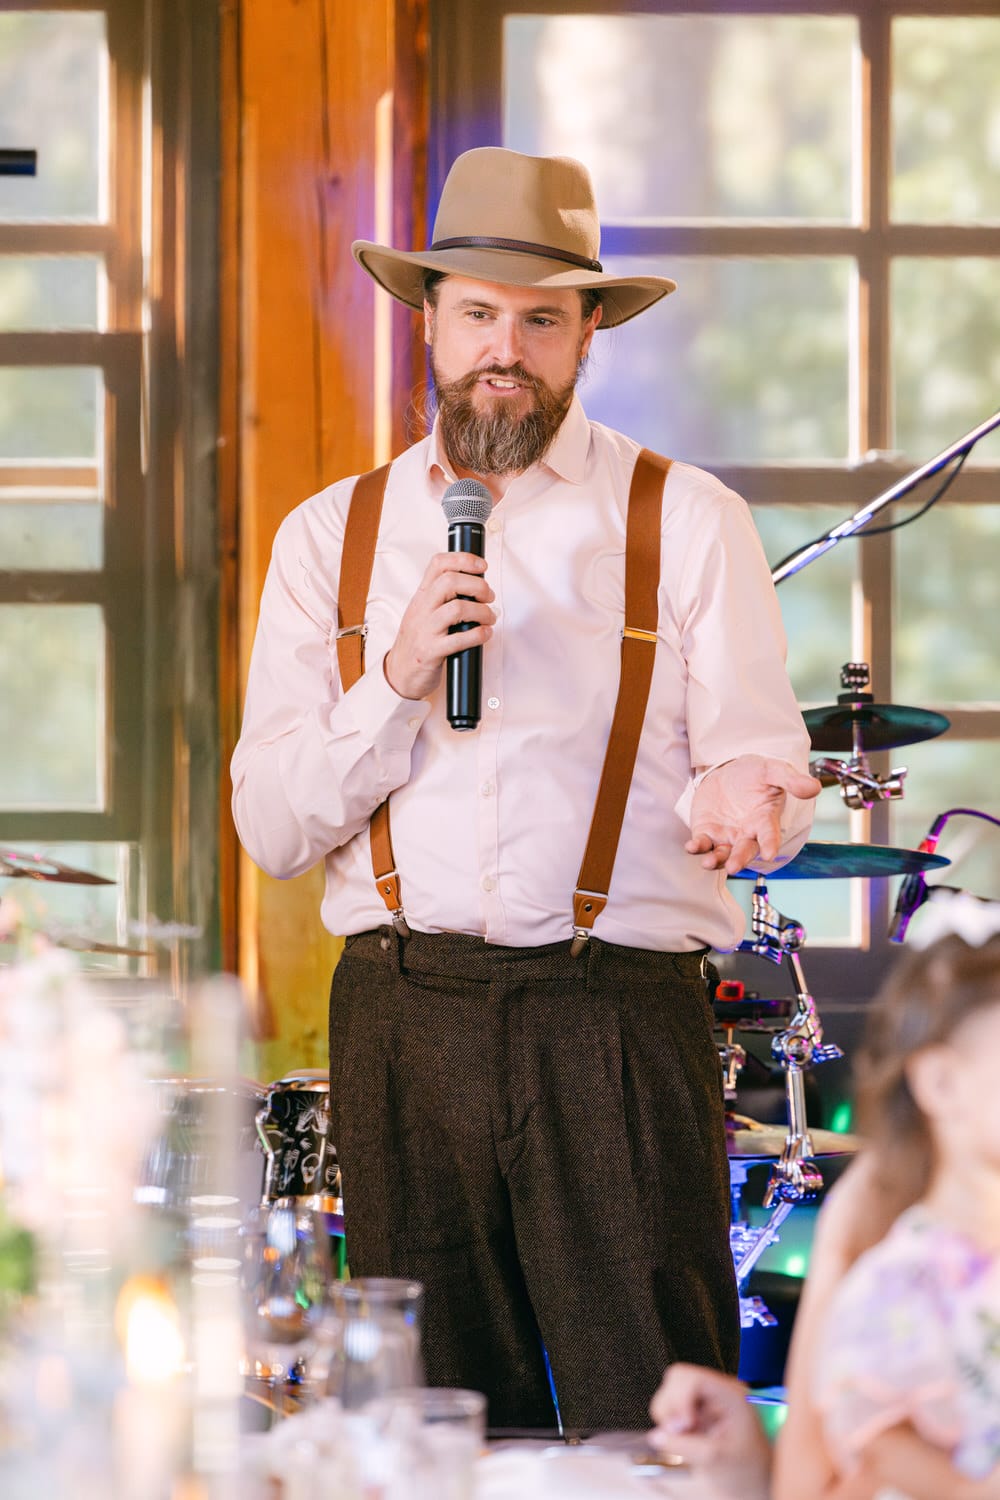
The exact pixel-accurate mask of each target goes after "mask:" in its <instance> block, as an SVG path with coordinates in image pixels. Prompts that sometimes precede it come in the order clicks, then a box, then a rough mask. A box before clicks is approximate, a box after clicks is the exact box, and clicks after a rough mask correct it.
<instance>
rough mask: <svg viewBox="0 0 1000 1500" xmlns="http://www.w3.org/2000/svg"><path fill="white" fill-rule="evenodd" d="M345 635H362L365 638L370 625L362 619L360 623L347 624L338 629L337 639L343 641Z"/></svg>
mask: <svg viewBox="0 0 1000 1500" xmlns="http://www.w3.org/2000/svg"><path fill="white" fill-rule="evenodd" d="M345 635H360V636H361V638H362V640H364V639H365V638H366V637H367V635H368V626H367V625H366V624H365V622H364V620H362V622H361V624H360V625H345V626H344V628H343V630H338V631H337V637H336V638H337V640H338V641H342V640H343V639H344V636H345Z"/></svg>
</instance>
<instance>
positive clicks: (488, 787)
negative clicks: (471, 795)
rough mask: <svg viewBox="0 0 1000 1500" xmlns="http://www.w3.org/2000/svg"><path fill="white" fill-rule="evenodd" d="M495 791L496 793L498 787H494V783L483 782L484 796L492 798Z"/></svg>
mask: <svg viewBox="0 0 1000 1500" xmlns="http://www.w3.org/2000/svg"><path fill="white" fill-rule="evenodd" d="M495 791H496V787H495V786H494V785H493V783H492V781H484V782H483V796H484V797H492V796H493V793H494V792H495Z"/></svg>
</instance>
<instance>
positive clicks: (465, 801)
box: [232, 397, 812, 952]
mask: <svg viewBox="0 0 1000 1500" xmlns="http://www.w3.org/2000/svg"><path fill="white" fill-rule="evenodd" d="M638 450H639V445H638V444H637V443H635V442H633V441H632V440H631V439H630V438H627V437H625V436H623V435H622V434H621V433H617V432H613V431H611V430H610V429H608V428H606V427H602V426H601V425H600V424H598V423H596V422H590V421H588V419H587V417H586V415H585V413H584V410H583V407H582V406H581V405H580V402H579V399H578V398H576V397H574V399H573V402H572V405H571V406H570V409H569V412H568V413H567V416H566V419H565V421H564V422H563V425H562V427H561V428H560V430H559V432H558V434H557V436H556V438H555V440H554V442H553V444H552V446H551V447H550V449H549V451H548V453H547V454H546V457H545V458H544V460H542V462H540V463H538V464H535V465H533V466H532V467H531V468H530V469H528V470H527V471H526V472H525V473H523V474H520V475H518V476H517V477H516V478H515V479H514V480H513V481H512V482H511V484H510V486H509V488H508V489H507V491H506V493H505V494H504V496H503V498H502V500H500V501H499V502H498V503H497V505H496V507H495V509H494V512H493V515H492V516H491V518H490V520H489V521H488V522H487V526H486V558H487V562H488V570H487V577H488V579H489V582H490V584H491V586H492V588H493V590H494V592H495V594H496V602H495V605H494V609H495V610H496V614H497V624H496V628H495V630H494V634H493V638H492V639H491V640H490V642H489V643H488V645H487V646H486V647H485V648H484V651H483V706H482V708H483V711H482V722H481V723H480V726H479V728H478V729H477V730H476V731H474V732H471V733H468V732H466V733H457V732H456V731H454V730H453V729H452V728H451V727H450V725H449V724H448V722H447V719H446V717H445V707H444V681H443V675H442V681H441V684H440V685H439V687H438V689H437V690H436V691H435V692H434V694H433V695H432V696H431V697H430V698H429V699H426V700H420V701H414V700H411V699H405V698H400V697H399V696H398V695H397V694H396V693H395V692H394V691H393V689H392V688H391V687H390V686H389V684H388V682H387V681H386V679H385V676H384V673H383V670H382V663H383V660H384V657H385V655H386V653H387V652H388V650H389V648H390V647H391V645H392V643H393V641H394V639H395V635H396V630H397V627H398V623H399V619H400V617H401V615H402V612H403V610H404V608H405V607H406V605H407V603H408V602H409V600H410V598H411V597H412V595H413V593H414V592H415V590H416V588H417V586H418V584H419V583H420V580H421V578H422V576H423V572H424V569H425V567H426V564H427V561H428V559H429V558H430V556H431V555H432V554H433V553H435V552H443V551H445V550H446V546H447V540H446V537H447V523H446V521H445V519H444V515H443V513H442V510H441V499H442V496H443V494H444V491H445V489H446V488H447V486H448V485H449V483H451V482H452V480H453V478H454V476H453V474H452V473H451V471H450V468H449V464H448V460H447V457H446V455H445V453H444V450H443V447H442V445H441V443H440V439H439V436H438V432H437V429H436V428H435V430H434V432H432V433H431V435H430V436H429V437H428V438H425V439H424V440H423V441H422V442H419V443H417V444H415V446H414V447H412V448H410V449H409V450H408V451H407V452H406V453H404V454H403V455H402V456H401V457H400V458H399V459H397V460H396V462H395V463H394V464H393V467H392V472H391V474H390V477H389V481H388V485H387V487H386V493H385V502H384V508H383V513H382V525H381V531H380V535H379V541H378V547H377V551H376V555H375V565H374V570H373V575H372V586H371V593H370V597H369V603H368V611H367V624H368V638H367V643H366V654H365V667H366V671H365V675H364V676H363V678H362V679H361V680H360V681H359V682H358V683H356V684H355V686H354V687H353V688H351V690H350V691H349V692H348V693H343V692H342V690H341V687H340V681H339V676H338V671H337V655H336V631H337V583H338V573H339V567H340V552H341V545H342V542H343V536H344V522H345V517H346V514H347V507H348V502H349V499H350V496H351V492H352V487H353V483H354V481H353V479H347V480H343V481H341V482H339V483H337V484H334V485H331V486H330V487H329V488H328V489H325V490H323V491H322V492H321V493H320V494H318V495H315V496H313V498H312V499H310V500H307V501H306V502H305V503H304V504H303V505H300V506H298V508H297V509H296V510H294V511H292V512H291V514H290V515H289V516H287V517H286V518H285V520H284V522H283V523H282V525H281V527H280V528H279V530H278V534H277V537H276V538H275V543H274V552H273V557H272V560H271V566H270V568H269V570H268V574H267V578H266V581H265V584H264V590H263V595H262V598H261V606H260V620H259V624H258V628H257V636H256V640H255V643H254V648H253V656H252V660H251V663H250V674H249V681H248V685H247V695H246V707H245V713H244V720H243V731H242V734H241V737H240V742H239V744H238V745H237V747H236V752H235V754H234V756H233V761H232V775H233V789H234V790H233V815H234V817H235V820H236V826H237V828H238V830H239V834H240V838H241V840H242V842H243V844H244V846H245V848H246V849H247V851H248V853H249V854H250V856H251V857H252V858H253V859H254V860H255V862H256V863H257V864H258V865H260V866H261V868H262V869H264V870H266V871H268V872H269V873H270V874H272V875H275V876H278V877H282V878H283V877H288V876H292V875H298V874H300V873H302V872H303V871H304V870H307V869H308V868H309V867H310V866H311V865H313V864H315V863H316V862H317V861H318V860H321V859H322V860H324V861H325V865H326V889H325V894H324V897H323V904H322V918H323V922H324V924H325V925H326V927H327V928H328V929H329V930H330V931H331V932H333V933H337V934H340V935H347V934H349V933H352V932H361V931H364V930H366V929H368V928H372V927H377V926H380V925H382V924H384V923H385V922H386V921H387V914H386V909H385V906H384V905H383V903H382V900H381V898H380V897H379V895H378V893H377V891H376V889H375V885H374V880H373V877H372V867H371V858H370V850H369V842H368V833H367V829H368V820H369V817H370V815H371V813H372V811H373V809H374V808H375V807H376V806H377V805H378V804H379V803H380V802H381V801H383V799H384V798H385V797H386V796H388V795H389V794H390V793H391V794H392V796H391V801H390V816H391V826H392V841H393V850H394V853H395V856H396V866H397V869H398V871H399V874H400V878H401V881H402V893H403V906H404V909H405V912H406V918H407V921H408V922H409V924H410V926H411V927H412V928H414V929H415V930H418V931H422V932H441V931H449V932H465V933H473V934H479V935H480V936H482V937H483V938H484V939H485V940H486V941H487V942H490V943H500V944H505V945H508V946H513V947H534V946H537V945H540V944H543V943H550V942H558V941H560V940H563V939H569V938H570V937H571V936H572V898H573V891H574V889H575V886H576V880H577V875H578V873H579V868H580V860H581V857H582V854H583V849H584V844H585V841H586V837H587V832H588V829H589V826H590V817H591V812H592V810H593V806H594V798H595V795H596V789H597V784H598V780H599V776H600V770H601V765H602V761H603V757H604V750H605V746H606V743H607V738H608V729H609V726H610V722H611V715H612V711H613V708H614V702H615V695H616V692H617V688H618V673H619V659H620V649H621V629H622V625H623V623H624V622H623V608H624V557H625V511H626V501H627V497H628V489H629V483H630V480H631V475H632V468H633V465H634V462H635V458H636V454H637V453H638ZM662 537H663V547H662V560H661V575H660V595H659V598H660V620H659V642H658V646H657V650H656V662H655V666H654V670H653V680H652V687H651V691H650V697H649V704H648V707H647V711H646V719H645V724H644V727H643V733H642V739H641V742H640V745H639V753H638V757H637V760H636V767H635V774H634V776H633V780H632V789H631V794H630V797H629V803H628V808H627V811H626V815H625V821H624V826H623V828H622V834H621V841H620V843H619V846H618V857H617V861H616V863H615V870H614V876H613V879H612V882H611V890H610V897H609V901H608V905H607V907H606V908H605V910H604V912H603V913H602V914H601V916H599V917H598V919H597V922H596V924H595V927H594V935H595V936H596V937H599V938H603V939H605V940H606V941H608V942H612V943H623V944H627V945H628V946H630V947H636V948H653V949H659V950H665V951H672V952H678V951H686V950H690V949H692V948H699V947H704V946H709V947H713V948H717V949H722V950H726V949H729V948H732V947H734V946H735V944H736V943H738V941H739V939H740V937H741V936H742V932H743V927H744V920H743V915H742V912H741V911H740V909H739V907H738V906H737V904H736V902H735V901H734V900H733V899H732V897H731V896H730V894H729V892H728V891H727V889H726V880H725V877H724V876H723V875H722V874H720V873H718V872H716V871H710V870H704V869H702V868H701V865H700V862H699V858H698V857H695V856H692V855H690V854H687V853H685V851H684V842H685V840H686V839H687V838H688V837H689V836H690V834H689V828H688V825H687V822H686V820H685V819H686V813H687V810H688V809H689V807H690V800H691V796H692V794H693V788H694V785H695V784H696V777H698V776H700V775H702V774H704V773H705V772H707V771H709V770H710V769H712V768H713V767H715V766H718V765H721V764H722V763H723V762H724V761H728V760H731V759H733V758H734V757H735V756H738V755H742V754H745V753H750V752H756V753H759V754H761V755H768V756H779V757H781V758H782V759H784V760H788V761H790V762H791V763H792V764H793V765H795V766H797V767H798V768H800V769H802V770H804V769H805V768H806V766H807V762H808V755H809V739H808V735H807V733H806V730H805V726H804V724H803V722H802V716H801V714H800V712H799V710H798V707H797V705H796V702H795V698H794V696H793V694H792V690H791V686H790V684H789V681H788V677H787V675H786V672H785V667H784V653H785V638H784V632H783V629H782V624H781V616H780V612H779V609H778V603H777V599H776V597H775V593H774V589H773V586H772V583H771V579H770V574H769V571H768V567H767V563H766V561H765V558H764V554H763V550H762V548H761V545H760V541H759V539H758V536H757V533H756V531H755V529H754V526H753V522H752V520H751V517H750V512H749V509H748V507H747V506H746V504H745V502H744V501H743V500H742V499H740V497H739V496H738V495H736V494H734V493H733V492H732V491H731V490H728V489H726V488H725V487H724V486H723V485H722V484H721V483H720V482H719V481H718V480H717V479H715V478H713V477H712V476H711V475H710V474H707V473H705V472H703V471H702V470H700V469H696V468H692V467H691V466H689V465H687V464H681V463H675V464H674V465H673V467H672V468H671V470H670V473H669V475H668V478H667V483H666V489H665V494H664V505H663V526H662ZM811 820H812V804H811V803H809V802H800V801H798V800H797V799H794V798H791V797H789V798H788V799H787V801H786V811H785V815H784V820H783V824H782V833H783V836H784V843H783V845H782V855H783V856H784V857H786V858H787V857H789V856H791V855H792V854H794V853H795V852H796V850H797V849H798V848H799V847H800V846H801V844H802V843H803V841H804V839H805V837H806V834H807V833H808V830H809V827H810V824H811Z"/></svg>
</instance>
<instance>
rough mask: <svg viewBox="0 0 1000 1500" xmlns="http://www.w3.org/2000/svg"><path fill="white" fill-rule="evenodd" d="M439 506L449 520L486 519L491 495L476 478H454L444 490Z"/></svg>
mask: <svg viewBox="0 0 1000 1500" xmlns="http://www.w3.org/2000/svg"><path fill="white" fill-rule="evenodd" d="M441 507H442V509H443V510H444V513H445V516H446V518H447V519H448V520H449V521H488V520H489V518H490V514H491V512H492V510H493V496H492V495H491V494H490V492H489V490H488V489H487V488H486V486H485V484H480V482H479V480H478V479H456V481H455V483H454V484H449V486H448V488H447V489H446V490H445V492H444V495H443V497H442V500H441Z"/></svg>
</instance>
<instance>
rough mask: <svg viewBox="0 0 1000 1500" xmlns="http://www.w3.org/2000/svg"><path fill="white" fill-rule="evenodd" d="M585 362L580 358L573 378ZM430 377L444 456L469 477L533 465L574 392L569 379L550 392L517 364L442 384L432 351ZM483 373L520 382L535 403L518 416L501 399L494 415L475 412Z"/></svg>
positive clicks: (518, 470) (473, 372)
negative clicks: (474, 394)
mask: <svg viewBox="0 0 1000 1500" xmlns="http://www.w3.org/2000/svg"><path fill="white" fill-rule="evenodd" d="M584 364H585V361H584V360H581V361H580V365H579V368H578V370H577V377H579V375H580V373H581V372H582V370H583V367H584ZM431 373H432V375H433V376H434V390H435V397H436V404H437V410H438V416H439V418H440V422H441V435H442V437H443V439H444V447H445V452H446V453H447V454H448V457H449V458H450V459H451V461H452V463H453V464H454V465H455V466H456V468H459V469H469V470H471V472H472V473H473V474H521V473H523V472H524V470H525V469H529V468H530V467H531V465H532V464H534V463H537V462H538V460H539V459H540V458H542V457H543V455H544V454H545V452H546V450H547V449H548V447H549V444H550V443H551V442H552V439H553V438H554V437H555V435H556V433H557V432H558V431H559V428H560V427H561V426H562V423H563V418H564V417H565V415H566V413H567V411H568V410H569V404H570V402H571V401H572V399H573V391H574V390H575V389H576V379H573V380H571V381H570V383H569V384H568V385H567V386H565V387H564V388H563V389H562V390H559V391H556V390H553V389H552V387H551V386H550V385H546V384H545V382H544V381H543V380H539V379H537V377H536V376H534V375H529V374H528V372H527V370H525V369H523V368H522V366H521V365H510V366H508V367H507V368H506V369H501V368H499V366H496V365H493V366H490V367H488V368H486V369H482V370H471V371H470V372H469V373H468V374H467V375H461V376H459V378H458V379H457V380H448V381H443V380H441V379H440V378H439V376H438V372H437V367H436V365H435V363H434V353H433V349H432V351H431ZM483 375H499V376H501V377H502V378H504V379H507V380H517V381H519V382H520V383H521V384H522V385H523V386H524V387H525V388H526V389H528V390H530V391H531V393H532V395H533V397H534V404H533V405H532V407H531V408H530V410H529V411H526V412H525V413H524V414H523V416H520V417H519V416H517V415H516V414H515V413H513V412H511V411H510V410H508V405H507V402H506V401H502V400H501V401H497V402H496V403H495V410H493V411H487V412H480V411H477V410H476V408H475V406H474V405H473V400H472V397H473V392H474V391H475V389H476V386H477V384H478V383H479V381H480V379H481V378H482V376H483Z"/></svg>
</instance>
